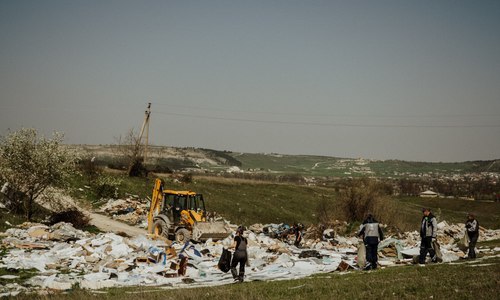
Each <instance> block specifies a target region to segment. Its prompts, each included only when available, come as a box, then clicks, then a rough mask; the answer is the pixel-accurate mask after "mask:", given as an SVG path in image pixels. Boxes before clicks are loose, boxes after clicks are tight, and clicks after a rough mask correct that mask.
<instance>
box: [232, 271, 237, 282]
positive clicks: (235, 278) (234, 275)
mask: <svg viewBox="0 0 500 300" xmlns="http://www.w3.org/2000/svg"><path fill="white" fill-rule="evenodd" d="M231 274H232V275H233V278H234V280H235V281H236V280H237V279H238V273H237V272H236V268H231Z"/></svg>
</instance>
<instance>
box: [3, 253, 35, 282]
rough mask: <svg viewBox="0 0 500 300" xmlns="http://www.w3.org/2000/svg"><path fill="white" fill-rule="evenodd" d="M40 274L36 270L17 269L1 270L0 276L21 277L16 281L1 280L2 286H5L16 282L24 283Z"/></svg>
mask: <svg viewBox="0 0 500 300" xmlns="http://www.w3.org/2000/svg"><path fill="white" fill-rule="evenodd" d="M0 257H1V256H0ZM38 274H39V272H38V270H36V269H19V270H16V269H5V268H0V276H3V275H14V276H19V278H15V279H4V278H0V286H3V285H5V284H7V283H14V282H17V283H21V282H24V281H26V280H27V279H29V278H31V277H33V276H35V275H38Z"/></svg>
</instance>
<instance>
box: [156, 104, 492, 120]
mask: <svg viewBox="0 0 500 300" xmlns="http://www.w3.org/2000/svg"><path fill="white" fill-rule="evenodd" d="M152 103H153V104H155V105H159V106H168V107H173V108H184V109H196V110H204V111H213V112H228V113H244V114H263V115H281V116H302V117H363V118H367V117H375V118H447V117H457V118H464V117H498V118H500V114H430V115H425V114H325V113H317V114H315V113H313V114H307V113H286V112H280V111H278V112H276V111H274V112H273V111H252V110H233V109H224V108H211V107H200V106H194V105H178V104H166V103H159V102H152Z"/></svg>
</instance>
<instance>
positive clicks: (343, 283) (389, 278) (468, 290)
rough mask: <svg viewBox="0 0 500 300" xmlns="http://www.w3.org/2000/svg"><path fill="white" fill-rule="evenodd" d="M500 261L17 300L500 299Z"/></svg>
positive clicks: (88, 292)
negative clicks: (190, 287)
mask: <svg viewBox="0 0 500 300" xmlns="http://www.w3.org/2000/svg"><path fill="white" fill-rule="evenodd" d="M499 264H500V258H498V257H496V258H490V259H487V260H483V261H477V262H476V263H474V264H469V263H461V264H437V265H426V266H425V267H419V266H415V265H414V266H403V267H393V268H386V269H383V270H377V271H372V272H362V271H354V272H350V273H347V274H342V273H339V272H335V273H330V274H318V275H315V276H311V277H308V278H303V279H297V280H284V281H268V282H246V283H243V284H231V285H225V286H219V287H205V288H195V289H161V288H160V287H136V288H113V289H108V290H104V291H105V292H106V293H98V294H96V293H94V292H92V291H86V290H78V289H77V290H72V291H69V292H68V293H65V294H59V295H58V294H54V295H50V296H43V295H24V296H20V297H19V299H49V298H50V299H65V298H71V299H88V298H91V297H92V298H93V297H96V296H97V297H99V298H100V299H120V300H128V299H138V298H140V299H176V300H184V299H218V300H226V299H228V300H229V299H235V298H237V299H243V300H246V299H497V298H498V293H499V292H500V284H499V283H500V282H499V281H500V276H499V275H500V267H499V266H500V265H499Z"/></svg>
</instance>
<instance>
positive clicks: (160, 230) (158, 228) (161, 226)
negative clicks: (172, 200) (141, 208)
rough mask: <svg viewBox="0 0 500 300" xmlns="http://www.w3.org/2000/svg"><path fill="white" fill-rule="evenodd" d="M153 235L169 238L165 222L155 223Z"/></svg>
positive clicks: (157, 221)
mask: <svg viewBox="0 0 500 300" xmlns="http://www.w3.org/2000/svg"><path fill="white" fill-rule="evenodd" d="M153 234H154V235H157V236H165V237H166V236H167V234H168V226H167V224H166V223H165V221H163V220H161V219H158V220H156V221H155V222H154V223H153Z"/></svg>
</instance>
